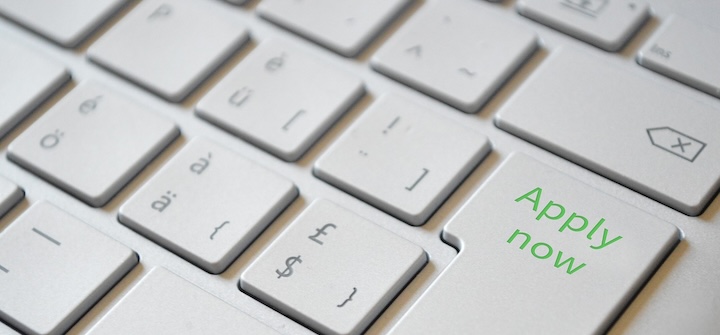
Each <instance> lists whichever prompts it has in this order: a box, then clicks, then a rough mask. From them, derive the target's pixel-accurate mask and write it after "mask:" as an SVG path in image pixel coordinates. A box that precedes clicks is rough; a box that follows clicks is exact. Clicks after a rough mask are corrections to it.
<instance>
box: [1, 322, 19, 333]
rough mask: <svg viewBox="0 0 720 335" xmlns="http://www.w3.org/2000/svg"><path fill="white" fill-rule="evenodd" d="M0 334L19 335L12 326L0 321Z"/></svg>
mask: <svg viewBox="0 0 720 335" xmlns="http://www.w3.org/2000/svg"><path fill="white" fill-rule="evenodd" d="M0 334H3V335H20V333H18V332H16V331H14V330H13V329H12V328H10V327H8V326H6V325H5V324H4V323H2V322H0Z"/></svg>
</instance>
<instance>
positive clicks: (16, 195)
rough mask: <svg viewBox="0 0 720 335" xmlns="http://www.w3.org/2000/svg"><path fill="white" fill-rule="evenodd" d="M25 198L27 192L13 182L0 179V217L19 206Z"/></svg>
mask: <svg viewBox="0 0 720 335" xmlns="http://www.w3.org/2000/svg"><path fill="white" fill-rule="evenodd" d="M24 197H25V192H23V190H22V189H21V188H19V187H18V186H17V185H15V184H13V183H12V182H11V181H9V180H7V179H5V178H3V177H0V217H2V216H3V215H5V213H7V212H8V211H9V210H10V209H11V208H13V207H14V206H15V205H17V203H18V202H20V200H22V199H23V198H24Z"/></svg>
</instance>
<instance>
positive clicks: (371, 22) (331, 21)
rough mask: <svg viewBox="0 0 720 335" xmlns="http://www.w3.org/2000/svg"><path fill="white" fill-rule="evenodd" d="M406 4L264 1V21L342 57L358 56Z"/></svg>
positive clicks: (401, 0)
mask: <svg viewBox="0 0 720 335" xmlns="http://www.w3.org/2000/svg"><path fill="white" fill-rule="evenodd" d="M408 3H409V0H343V1H338V0H305V1H297V0H264V1H263V2H261V3H260V5H259V6H258V8H257V12H258V14H259V15H260V16H262V17H263V18H265V19H267V20H270V21H272V22H274V23H276V24H278V25H281V26H283V27H285V28H287V29H290V30H292V31H294V32H296V33H297V34H299V35H302V36H305V37H307V38H309V39H311V40H313V41H315V42H316V43H319V44H322V45H324V46H325V47H327V48H330V49H332V50H333V51H335V52H337V53H339V54H341V55H343V56H348V57H352V56H355V55H357V54H358V53H360V51H361V50H362V48H363V47H365V46H366V45H367V44H368V43H370V40H371V39H372V38H373V37H375V35H377V34H378V33H379V32H380V31H381V30H382V29H383V28H384V27H385V26H386V25H388V24H389V23H390V21H391V20H392V19H393V18H394V17H395V16H397V15H398V14H399V12H400V11H401V10H402V9H403V8H404V7H405V6H406V5H407V4H408Z"/></svg>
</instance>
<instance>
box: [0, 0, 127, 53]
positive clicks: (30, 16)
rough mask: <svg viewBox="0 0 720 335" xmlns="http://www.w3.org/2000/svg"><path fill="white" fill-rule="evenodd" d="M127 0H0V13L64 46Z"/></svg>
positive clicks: (87, 32) (77, 40)
mask: <svg viewBox="0 0 720 335" xmlns="http://www.w3.org/2000/svg"><path fill="white" fill-rule="evenodd" d="M125 3H127V0H63V1H57V0H0V13H2V14H3V15H4V16H7V17H9V18H10V19H12V20H14V21H17V22H19V23H20V24H22V25H24V26H26V27H27V28H28V29H30V30H33V31H35V32H37V33H39V34H41V35H43V36H45V37H46V38H48V39H50V40H52V41H53V42H55V43H58V44H60V45H62V46H64V47H68V48H71V47H74V46H77V45H78V44H79V43H80V42H82V41H83V40H84V39H85V38H86V37H87V36H88V35H90V33H92V32H93V31H94V30H95V29H96V28H97V27H98V26H100V25H101V24H102V23H103V22H104V21H105V20H107V19H108V17H110V16H111V15H112V14H114V13H115V12H116V11H117V10H118V9H120V7H122V6H123V5H125Z"/></svg>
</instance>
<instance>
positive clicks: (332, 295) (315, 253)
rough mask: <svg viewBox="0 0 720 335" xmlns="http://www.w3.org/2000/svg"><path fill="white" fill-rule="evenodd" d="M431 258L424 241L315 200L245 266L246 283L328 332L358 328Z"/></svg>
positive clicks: (257, 294) (246, 286) (293, 315)
mask: <svg viewBox="0 0 720 335" xmlns="http://www.w3.org/2000/svg"><path fill="white" fill-rule="evenodd" d="M389 255H392V256H389ZM426 262H427V255H426V254H425V252H424V251H423V249H422V248H420V247H418V246H416V245H414V244H412V243H410V242H408V241H407V240H404V239H402V238H400V237H398V236H396V235H395V234H393V233H390V232H388V231H386V230H384V229H382V228H380V227H378V226H377V225H375V224H373V223H371V222H369V221H366V220H365V219H363V218H361V217H359V216H357V215H355V214H354V213H351V212H349V211H347V210H346V209H343V208H340V207H338V206H337V205H335V204H333V203H331V202H329V201H326V200H316V201H314V202H313V203H312V204H311V205H310V206H309V207H308V208H307V210H305V212H303V214H302V215H301V216H300V217H298V218H297V220H295V222H293V223H292V225H291V226H290V227H288V228H287V230H286V231H285V232H283V234H282V235H281V236H280V237H279V238H278V239H277V240H275V242H274V243H273V244H272V245H270V247H268V248H267V250H265V251H264V252H263V253H262V255H260V257H259V258H258V259H257V260H255V261H254V262H253V263H252V264H251V265H250V267H249V268H248V269H247V270H246V271H245V272H243V274H242V276H241V277H240V287H241V288H242V289H243V290H245V291H246V292H248V293H250V294H252V295H253V296H255V297H257V298H258V299H260V300H261V301H263V302H265V303H266V304H268V305H270V306H271V307H273V308H276V309H278V310H279V311H281V312H283V313H284V314H286V315H288V316H290V317H291V318H294V319H296V320H298V321H299V322H301V323H303V324H305V325H306V326H308V327H310V328H311V329H313V330H315V331H318V332H320V333H322V334H359V333H360V332H362V331H363V330H364V329H365V328H367V327H368V326H369V324H370V322H371V321H372V320H374V319H375V318H376V317H377V315H378V314H379V313H380V312H381V311H382V310H383V309H385V307H386V306H387V304H389V303H390V301H391V300H392V299H393V298H394V297H395V296H396V295H397V294H398V293H400V290H401V289H402V288H403V287H405V285H407V283H408V282H409V281H410V280H411V279H412V277H413V276H414V275H415V274H416V273H417V272H418V271H420V269H421V268H422V267H423V266H424V264H425V263H426Z"/></svg>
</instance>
